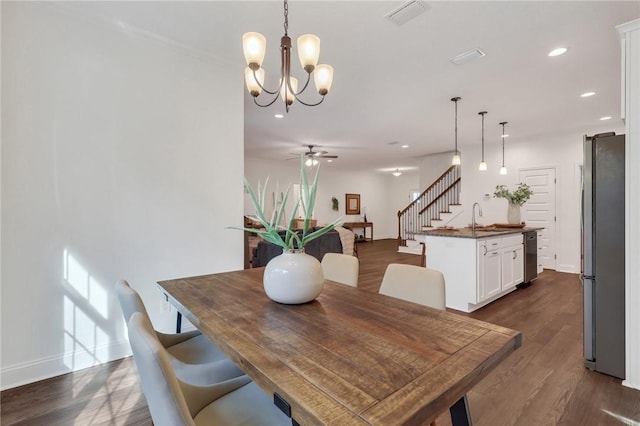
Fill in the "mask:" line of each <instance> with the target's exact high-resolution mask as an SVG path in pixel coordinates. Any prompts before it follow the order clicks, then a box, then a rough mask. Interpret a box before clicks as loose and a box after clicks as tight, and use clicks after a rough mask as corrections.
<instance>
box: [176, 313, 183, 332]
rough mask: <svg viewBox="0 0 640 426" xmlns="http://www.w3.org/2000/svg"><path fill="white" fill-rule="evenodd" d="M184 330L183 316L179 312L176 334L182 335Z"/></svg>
mask: <svg viewBox="0 0 640 426" xmlns="http://www.w3.org/2000/svg"><path fill="white" fill-rule="evenodd" d="M181 330H182V314H181V313H180V312H178V316H177V317H176V333H180V331H181Z"/></svg>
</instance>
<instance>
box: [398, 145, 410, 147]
mask: <svg viewBox="0 0 640 426" xmlns="http://www.w3.org/2000/svg"><path fill="white" fill-rule="evenodd" d="M400 148H409V145H402V146H401V147H400Z"/></svg>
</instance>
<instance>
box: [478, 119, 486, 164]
mask: <svg viewBox="0 0 640 426" xmlns="http://www.w3.org/2000/svg"><path fill="white" fill-rule="evenodd" d="M478 114H480V115H481V116H482V159H481V161H480V164H479V165H478V170H480V171H481V172H484V171H486V170H487V163H485V162H484V116H485V115H486V114H487V111H480V112H479V113H478Z"/></svg>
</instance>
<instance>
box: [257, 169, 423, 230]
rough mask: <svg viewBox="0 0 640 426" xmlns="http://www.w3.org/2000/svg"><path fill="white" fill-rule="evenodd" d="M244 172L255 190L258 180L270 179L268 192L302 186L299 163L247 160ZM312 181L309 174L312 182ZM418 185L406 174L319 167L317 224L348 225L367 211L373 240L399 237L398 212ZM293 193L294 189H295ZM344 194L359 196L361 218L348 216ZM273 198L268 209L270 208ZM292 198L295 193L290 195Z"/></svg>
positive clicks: (289, 210) (412, 176)
mask: <svg viewBox="0 0 640 426" xmlns="http://www.w3.org/2000/svg"><path fill="white" fill-rule="evenodd" d="M245 173H246V176H247V179H248V180H249V182H250V183H251V185H252V186H253V187H254V189H255V188H256V187H257V184H258V180H260V181H261V182H262V183H264V181H265V179H266V178H267V177H269V191H268V193H269V194H271V193H272V192H273V191H274V190H275V185H276V182H278V183H279V185H280V189H281V190H282V191H284V190H285V189H286V187H287V185H288V184H289V183H290V184H292V185H293V184H297V183H299V176H300V175H299V173H300V163H299V162H298V161H297V160H289V161H268V160H263V159H255V158H246V159H245ZM312 178H313V175H312V174H309V180H311V179H312ZM416 185H417V173H404V174H403V175H402V176H400V177H398V178H396V177H394V176H393V175H391V173H380V172H375V171H371V172H367V171H362V172H360V171H357V172H345V171H337V170H335V169H334V168H332V165H331V163H322V164H321V165H320V175H319V178H318V193H317V196H316V208H315V212H314V218H316V219H317V220H318V224H319V225H320V224H327V223H329V222H331V221H333V220H336V219H338V218H340V217H342V218H343V221H345V222H353V221H360V220H361V216H363V215H364V209H365V208H366V213H367V220H369V221H371V222H373V226H374V239H383V238H396V237H397V234H398V232H397V217H398V216H397V212H398V210H399V209H402V208H404V207H406V205H407V204H408V201H407V200H408V199H409V191H410V189H412V188H415V187H416ZM292 191H293V189H292ZM345 194H360V207H361V212H362V215H360V216H356V215H348V216H347V215H345ZM271 197H272V196H271V195H268V196H267V199H268V200H269V202H268V204H267V206H268V207H269V208H271V201H270V200H271V199H272V198H271ZM289 197H290V199H293V194H292V193H291V194H290V195H289ZM331 197H336V198H337V199H338V201H339V203H340V204H339V210H338V211H337V212H336V211H333V210H332V209H331ZM245 211H246V212H247V214H253V213H254V211H253V209H252V207H251V205H250V201H249V199H248V197H245ZM269 211H270V210H269ZM286 211H287V218H290V215H289V214H290V212H291V209H290V208H288V209H287V210H286Z"/></svg>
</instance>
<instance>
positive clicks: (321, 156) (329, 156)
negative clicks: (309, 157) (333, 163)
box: [317, 155, 338, 158]
mask: <svg viewBox="0 0 640 426" xmlns="http://www.w3.org/2000/svg"><path fill="white" fill-rule="evenodd" d="M317 157H318V158H338V156H337V155H318V156H317Z"/></svg>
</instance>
